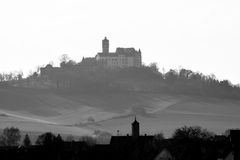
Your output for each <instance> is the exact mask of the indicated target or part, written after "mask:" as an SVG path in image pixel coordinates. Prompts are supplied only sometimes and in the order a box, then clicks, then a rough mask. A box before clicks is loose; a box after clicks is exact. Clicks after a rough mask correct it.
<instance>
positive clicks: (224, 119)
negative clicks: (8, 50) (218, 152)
mask: <svg viewBox="0 0 240 160" xmlns="http://www.w3.org/2000/svg"><path fill="white" fill-rule="evenodd" d="M133 115H137V119H138V120H139V122H140V124H141V133H142V134H145V133H146V134H154V133H158V132H163V133H164V134H165V135H166V136H170V135H171V133H172V131H173V130H174V129H175V128H177V127H181V126H184V125H199V126H202V127H204V128H207V129H209V130H210V131H214V132H216V133H222V132H224V131H225V130H226V129H229V128H239V127H240V100H229V99H218V98H206V97H196V96H183V95H168V94H151V93H114V94H113V93H111V94H80V95H69V94H68V95H64V94H57V93H54V92H50V91H48V90H37V89H23V88H0V129H1V128H4V127H7V126H16V127H19V128H20V129H21V130H24V131H29V132H47V131H51V132H54V133H61V134H72V135H78V136H80V135H86V134H92V132H93V130H96V129H101V130H106V131H109V132H111V133H112V134H116V133H117V130H120V133H121V134H127V133H129V132H130V130H131V129H130V123H131V122H132V121H133V117H134V116H133Z"/></svg>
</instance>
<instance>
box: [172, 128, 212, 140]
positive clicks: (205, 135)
mask: <svg viewBox="0 0 240 160" xmlns="http://www.w3.org/2000/svg"><path fill="white" fill-rule="evenodd" d="M213 136H214V134H213V133H211V132H209V131H207V130H206V129H202V128H201V127H199V126H190V127H187V126H184V127H181V128H178V129H176V130H175V132H174V133H173V136H172V137H173V139H209V138H212V137H213Z"/></svg>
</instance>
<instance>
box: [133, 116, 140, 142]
mask: <svg viewBox="0 0 240 160" xmlns="http://www.w3.org/2000/svg"><path fill="white" fill-rule="evenodd" d="M132 137H133V138H138V137H139V123H138V121H137V120H136V117H135V120H134V122H133V123H132Z"/></svg>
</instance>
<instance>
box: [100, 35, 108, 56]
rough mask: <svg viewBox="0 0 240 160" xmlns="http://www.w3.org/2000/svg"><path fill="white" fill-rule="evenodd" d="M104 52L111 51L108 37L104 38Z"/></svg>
mask: <svg viewBox="0 0 240 160" xmlns="http://www.w3.org/2000/svg"><path fill="white" fill-rule="evenodd" d="M102 53H109V40H108V39H107V37H105V38H104V40H102Z"/></svg>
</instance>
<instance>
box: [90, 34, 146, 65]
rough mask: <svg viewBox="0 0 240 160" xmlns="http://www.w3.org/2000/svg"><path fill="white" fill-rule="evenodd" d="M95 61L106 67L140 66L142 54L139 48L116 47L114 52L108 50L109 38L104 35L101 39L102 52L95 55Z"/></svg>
mask: <svg viewBox="0 0 240 160" xmlns="http://www.w3.org/2000/svg"><path fill="white" fill-rule="evenodd" d="M95 59H96V61H97V62H100V63H102V64H103V65H105V66H107V67H140V66H141V65H142V56H141V51H140V49H139V50H138V51H136V50H135V49H134V48H120V47H119V48H117V49H116V51H115V52H109V40H108V39H107V38H106V37H105V38H104V39H103V40H102V52H99V53H97V55H96V56H95Z"/></svg>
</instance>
